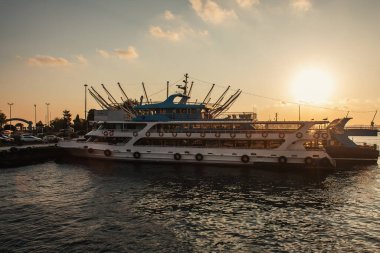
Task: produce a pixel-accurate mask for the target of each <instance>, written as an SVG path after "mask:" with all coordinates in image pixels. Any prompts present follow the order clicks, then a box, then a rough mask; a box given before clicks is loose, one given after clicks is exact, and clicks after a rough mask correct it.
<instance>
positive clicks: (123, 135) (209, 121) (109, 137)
mask: <svg viewBox="0 0 380 253" xmlns="http://www.w3.org/2000/svg"><path fill="white" fill-rule="evenodd" d="M185 77H186V79H185V81H184V82H185V85H184V86H178V87H179V88H181V89H183V90H184V91H183V93H176V94H173V95H171V96H168V97H167V99H166V100H165V101H163V102H159V103H151V102H149V100H148V99H147V102H146V103H144V104H143V103H142V100H141V101H140V103H139V104H137V105H129V106H128V105H125V106H124V107H122V109H123V110H124V111H125V113H126V114H127V115H128V117H126V119H125V120H107V121H102V122H97V124H96V125H97V126H96V127H95V128H94V129H93V130H92V131H90V132H89V133H87V134H86V141H85V142H78V141H62V142H60V143H59V146H60V147H63V148H65V149H66V150H67V152H68V153H69V154H70V155H72V156H75V157H82V158H91V159H93V158H97V159H109V160H118V161H130V162H136V161H141V162H176V163H196V164H222V165H246V166H251V167H254V166H262V165H268V166H273V167H275V166H280V167H285V166H290V167H299V166H301V167H334V166H335V165H336V162H335V160H334V159H332V157H331V156H330V155H329V154H328V153H327V152H326V150H325V146H326V145H327V143H328V142H329V141H330V140H331V135H330V134H329V132H328V131H327V126H328V123H329V122H328V121H257V120H256V118H255V114H253V113H237V114H226V113H225V111H226V110H228V108H229V107H230V106H231V104H232V103H233V102H234V101H235V100H236V99H237V97H238V96H239V95H240V93H241V91H237V92H236V93H235V94H234V95H232V96H231V97H230V98H229V99H227V100H226V102H224V103H222V102H221V100H220V101H217V103H214V104H212V105H211V104H209V103H207V102H206V101H207V99H206V98H207V96H206V98H205V99H204V101H203V102H200V103H190V102H189V99H190V96H189V94H190V92H187V76H185ZM190 90H191V88H190ZM222 100H223V99H222ZM103 102H104V101H103ZM316 138H317V140H318V141H316Z"/></svg>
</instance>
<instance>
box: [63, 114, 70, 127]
mask: <svg viewBox="0 0 380 253" xmlns="http://www.w3.org/2000/svg"><path fill="white" fill-rule="evenodd" d="M63 120H64V122H65V124H66V127H65V128H67V127H69V126H70V125H71V113H70V111H69V110H64V111H63Z"/></svg>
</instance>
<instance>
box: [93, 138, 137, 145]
mask: <svg viewBox="0 0 380 253" xmlns="http://www.w3.org/2000/svg"><path fill="white" fill-rule="evenodd" d="M130 139H132V138H130V137H105V136H91V137H90V138H88V140H87V142H93V143H107V144H111V145H117V144H125V143H127V142H128V141H129V140H130Z"/></svg>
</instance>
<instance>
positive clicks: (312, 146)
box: [303, 140, 341, 150]
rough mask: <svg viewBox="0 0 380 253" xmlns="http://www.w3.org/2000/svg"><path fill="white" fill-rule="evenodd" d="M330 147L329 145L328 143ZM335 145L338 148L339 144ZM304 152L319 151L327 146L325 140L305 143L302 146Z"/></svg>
mask: <svg viewBox="0 0 380 253" xmlns="http://www.w3.org/2000/svg"><path fill="white" fill-rule="evenodd" d="M330 145H331V143H330ZM335 145H337V146H340V145H341V144H340V143H339V142H336V143H335ZM303 146H304V147H305V149H306V150H320V149H323V148H324V147H325V146H327V140H312V141H307V142H305V143H304V144H303Z"/></svg>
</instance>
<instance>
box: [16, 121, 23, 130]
mask: <svg viewBox="0 0 380 253" xmlns="http://www.w3.org/2000/svg"><path fill="white" fill-rule="evenodd" d="M15 127H16V128H18V129H19V130H23V128H24V124H22V123H21V122H19V123H17V124H16V125H15Z"/></svg>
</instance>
